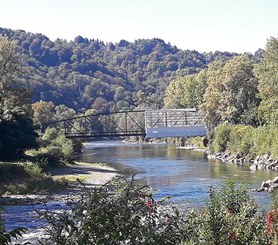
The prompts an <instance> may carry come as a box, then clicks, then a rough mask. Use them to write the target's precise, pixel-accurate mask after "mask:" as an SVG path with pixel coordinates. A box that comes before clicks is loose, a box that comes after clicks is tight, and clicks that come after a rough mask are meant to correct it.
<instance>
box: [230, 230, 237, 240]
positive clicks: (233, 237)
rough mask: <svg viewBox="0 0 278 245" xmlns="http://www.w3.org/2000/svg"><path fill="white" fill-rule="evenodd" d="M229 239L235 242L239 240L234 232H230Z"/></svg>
mask: <svg viewBox="0 0 278 245" xmlns="http://www.w3.org/2000/svg"><path fill="white" fill-rule="evenodd" d="M229 237H230V238H231V239H232V240H233V241H235V240H236V239H237V237H236V234H235V233H234V232H232V231H229Z"/></svg>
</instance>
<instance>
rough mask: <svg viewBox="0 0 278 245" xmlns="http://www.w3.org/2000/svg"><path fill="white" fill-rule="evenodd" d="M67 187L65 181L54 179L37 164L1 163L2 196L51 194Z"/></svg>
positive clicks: (0, 193)
mask: <svg viewBox="0 0 278 245" xmlns="http://www.w3.org/2000/svg"><path fill="white" fill-rule="evenodd" d="M66 185H67V181H66V180H65V179H56V180H55V179H53V178H52V177H51V176H50V175H49V174H47V173H46V172H43V170H42V168H41V167H40V166H39V165H38V164H37V163H32V162H17V163H11V162H0V195H5V194H27V193H28V194H43V193H51V192H56V191H57V190H59V189H61V188H63V187H65V186H66Z"/></svg>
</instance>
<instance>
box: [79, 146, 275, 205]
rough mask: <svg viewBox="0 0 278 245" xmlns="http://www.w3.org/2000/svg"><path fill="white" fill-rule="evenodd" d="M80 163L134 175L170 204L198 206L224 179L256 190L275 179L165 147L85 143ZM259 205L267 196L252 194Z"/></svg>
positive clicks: (203, 156) (266, 199)
mask: <svg viewBox="0 0 278 245" xmlns="http://www.w3.org/2000/svg"><path fill="white" fill-rule="evenodd" d="M80 160H82V161H86V162H106V163H109V164H110V165H111V166H113V167H114V168H116V169H118V170H119V171H121V172H122V173H124V174H125V175H126V176H130V175H131V174H133V173H137V175H136V176H137V178H138V179H144V180H145V181H147V183H148V184H149V185H150V186H151V187H152V188H153V189H155V190H157V197H163V196H165V195H171V196H172V197H173V201H177V202H180V201H182V202H186V203H191V204H198V203H202V202H203V201H204V199H205V198H206V197H207V192H208V188H209V186H214V187H216V188H217V187H219V186H221V184H222V183H223V182H224V181H225V179H227V178H234V179H235V181H236V182H237V183H247V184H249V186H250V188H258V187H259V186H260V185H261V182H262V181H263V180H266V179H271V178H274V177H275V173H273V172H267V171H255V172H254V171H251V170H249V168H248V167H242V166H236V165H233V164H223V163H219V162H217V161H213V160H208V159H207V158H206V155H205V153H203V152H197V151H191V150H185V149H179V148H176V147H175V146H171V145H167V144H129V143H122V142H119V141H102V142H92V143H87V144H86V146H85V150H84V153H83V154H82V155H81V156H80ZM252 195H254V196H255V197H256V198H257V199H259V202H265V201H266V202H267V201H268V202H269V194H268V193H260V194H257V193H252Z"/></svg>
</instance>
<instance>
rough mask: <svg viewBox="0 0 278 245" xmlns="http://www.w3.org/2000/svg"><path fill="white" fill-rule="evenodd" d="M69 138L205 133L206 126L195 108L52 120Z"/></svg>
mask: <svg viewBox="0 0 278 245" xmlns="http://www.w3.org/2000/svg"><path fill="white" fill-rule="evenodd" d="M47 127H55V128H58V129H59V130H61V131H63V132H64V133H65V135H66V137H68V138H103V137H110V138H112V137H125V136H144V137H147V138H161V137H190V136H204V135H206V134H207V131H206V128H205V126H204V124H203V123H202V121H201V118H200V116H199V113H198V111H197V110H196V109H161V110H137V111H122V112H111V113H100V114H92V115H84V116H78V117H73V118H67V119H64V120H60V121H53V122H49V123H46V124H44V125H43V126H42V132H44V130H45V129H46V128H47Z"/></svg>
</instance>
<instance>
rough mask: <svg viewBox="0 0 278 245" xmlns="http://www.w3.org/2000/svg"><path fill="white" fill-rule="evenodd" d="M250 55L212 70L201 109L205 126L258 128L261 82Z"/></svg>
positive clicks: (217, 64)
mask: <svg viewBox="0 0 278 245" xmlns="http://www.w3.org/2000/svg"><path fill="white" fill-rule="evenodd" d="M253 67H254V66H253V63H252V62H251V60H250V58H249V57H248V56H247V55H242V56H237V57H234V58H233V59H231V60H230V61H228V62H227V63H226V64H225V65H223V64H221V63H216V64H214V65H213V66H210V67H209V70H208V88H207V90H206V92H205V94H204V103H203V104H202V105H201V106H200V108H201V111H202V114H203V117H204V120H205V123H206V124H207V126H208V128H209V129H213V128H214V127H215V126H217V125H218V124H219V123H221V122H222V123H231V124H250V125H257V124H258V119H257V107H258V105H259V99H258V98H257V96H256V95H257V93H258V89H257V86H258V80H257V78H256V77H255V75H254V71H253Z"/></svg>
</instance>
